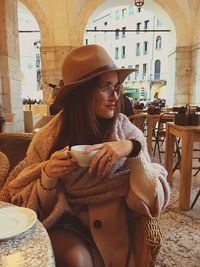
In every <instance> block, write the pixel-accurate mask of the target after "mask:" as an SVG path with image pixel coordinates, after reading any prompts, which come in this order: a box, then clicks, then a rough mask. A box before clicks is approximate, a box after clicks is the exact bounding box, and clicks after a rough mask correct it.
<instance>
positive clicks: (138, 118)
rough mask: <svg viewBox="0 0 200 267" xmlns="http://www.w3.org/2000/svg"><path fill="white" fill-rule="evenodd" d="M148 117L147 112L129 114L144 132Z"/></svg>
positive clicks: (130, 118) (131, 119)
mask: <svg viewBox="0 0 200 267" xmlns="http://www.w3.org/2000/svg"><path fill="white" fill-rule="evenodd" d="M146 117H147V114H145V113H141V114H135V115H132V116H129V117H128V118H129V120H130V121H131V122H132V123H133V124H134V125H135V126H137V127H138V128H139V129H140V130H141V131H142V132H144V128H145V122H146Z"/></svg>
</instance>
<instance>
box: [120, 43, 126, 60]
mask: <svg viewBox="0 0 200 267" xmlns="http://www.w3.org/2000/svg"><path fill="white" fill-rule="evenodd" d="M121 54H122V58H125V57H126V47H125V46H122V48H121Z"/></svg>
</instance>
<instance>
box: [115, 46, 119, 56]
mask: <svg viewBox="0 0 200 267" xmlns="http://www.w3.org/2000/svg"><path fill="white" fill-rule="evenodd" d="M115 59H119V48H118V47H115Z"/></svg>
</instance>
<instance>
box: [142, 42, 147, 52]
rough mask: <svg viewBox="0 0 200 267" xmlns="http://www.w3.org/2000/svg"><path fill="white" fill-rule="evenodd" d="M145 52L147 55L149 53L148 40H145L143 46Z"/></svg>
mask: <svg viewBox="0 0 200 267" xmlns="http://www.w3.org/2000/svg"><path fill="white" fill-rule="evenodd" d="M143 54H144V55H146V54H148V42H146V41H145V42H144V47H143Z"/></svg>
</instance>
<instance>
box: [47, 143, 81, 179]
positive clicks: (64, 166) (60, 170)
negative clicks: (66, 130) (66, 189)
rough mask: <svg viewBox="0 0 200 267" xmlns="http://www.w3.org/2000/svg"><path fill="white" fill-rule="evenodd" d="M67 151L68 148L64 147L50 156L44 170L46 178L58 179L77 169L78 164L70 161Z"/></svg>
mask: <svg viewBox="0 0 200 267" xmlns="http://www.w3.org/2000/svg"><path fill="white" fill-rule="evenodd" d="M68 151H69V147H65V148H63V149H62V150H58V151H56V152H54V153H53V154H52V155H51V157H50V159H49V160H48V161H47V164H46V166H45V168H44V171H45V173H46V174H47V176H49V177H50V178H55V179H58V178H60V177H63V176H64V175H65V174H68V173H70V172H72V171H73V170H75V169H77V168H78V164H77V163H76V162H75V161H73V160H72V159H71V155H70V153H68Z"/></svg>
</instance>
